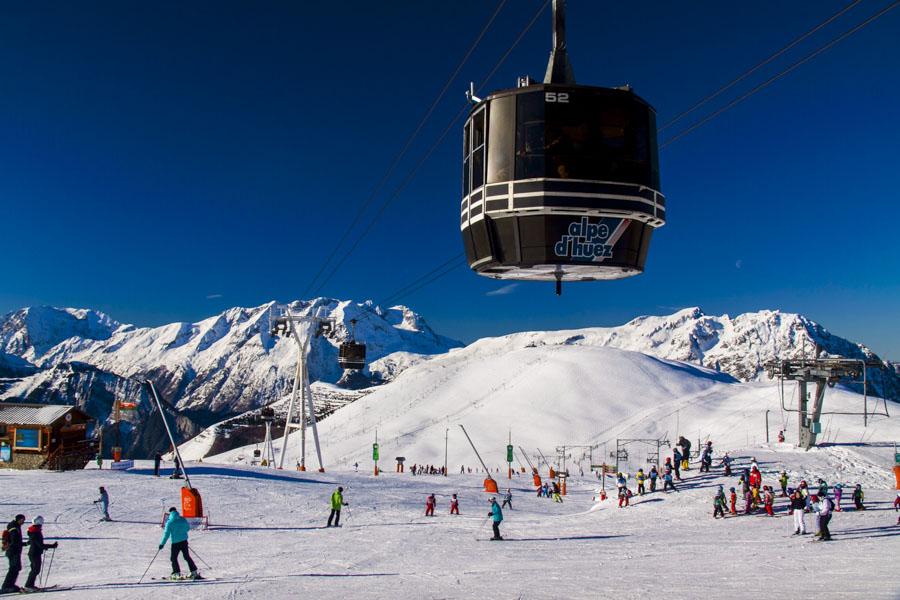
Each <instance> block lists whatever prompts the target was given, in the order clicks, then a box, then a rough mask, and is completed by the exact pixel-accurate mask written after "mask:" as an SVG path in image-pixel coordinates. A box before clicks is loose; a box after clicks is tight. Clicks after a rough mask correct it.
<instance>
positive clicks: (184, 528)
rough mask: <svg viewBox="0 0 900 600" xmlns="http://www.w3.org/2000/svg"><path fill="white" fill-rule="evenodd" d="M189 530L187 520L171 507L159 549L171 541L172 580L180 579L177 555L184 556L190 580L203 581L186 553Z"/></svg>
mask: <svg viewBox="0 0 900 600" xmlns="http://www.w3.org/2000/svg"><path fill="white" fill-rule="evenodd" d="M190 530H191V526H190V525H189V524H188V522H187V519H185V518H184V517H182V516H181V515H179V514H178V509H176V508H175V507H174V506H173V507H171V508H170V509H169V518H168V519H167V520H166V528H165V529H163V536H162V539H161V540H160V542H159V549H160V550H162V549H163V548H165V547H166V541H168V540H169V539H171V540H172V546H171V550H172V551H171V554H169V559H170V560H171V562H172V579H181V567H180V566H179V564H178V555H179V554H182V555H183V556H184V560H185V562H187V565H188V569H190V571H191V575H190V579H203V578H202V577H200V573H198V572H197V565H195V564H194V561H193V560H192V559H191V554H190V552H189V551H188V532H189V531H190Z"/></svg>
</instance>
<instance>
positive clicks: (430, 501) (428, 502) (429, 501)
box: [425, 494, 436, 517]
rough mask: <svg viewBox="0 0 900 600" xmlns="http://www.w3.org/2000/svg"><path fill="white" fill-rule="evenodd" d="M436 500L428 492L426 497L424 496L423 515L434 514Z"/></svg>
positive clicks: (431, 515)
mask: <svg viewBox="0 0 900 600" xmlns="http://www.w3.org/2000/svg"><path fill="white" fill-rule="evenodd" d="M435 502H436V500H435V498H434V494H430V495H429V496H428V497H427V498H425V516H426V517H433V516H434V503H435Z"/></svg>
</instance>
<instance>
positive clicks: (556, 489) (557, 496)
mask: <svg viewBox="0 0 900 600" xmlns="http://www.w3.org/2000/svg"><path fill="white" fill-rule="evenodd" d="M561 491H562V490H560V488H559V484H558V483H556V482H555V481H554V482H553V501H554V502H559V503H562V496H561V495H560V493H561ZM509 507H510V508H512V505H511V504H510V506H509Z"/></svg>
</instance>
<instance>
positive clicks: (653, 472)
mask: <svg viewBox="0 0 900 600" xmlns="http://www.w3.org/2000/svg"><path fill="white" fill-rule="evenodd" d="M657 478H659V471H657V470H656V465H653V466H652V467H650V491H651V492H655V491H656V480H657Z"/></svg>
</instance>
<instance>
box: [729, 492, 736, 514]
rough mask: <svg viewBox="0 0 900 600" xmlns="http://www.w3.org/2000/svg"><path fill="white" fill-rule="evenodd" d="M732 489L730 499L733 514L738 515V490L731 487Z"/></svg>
mask: <svg viewBox="0 0 900 600" xmlns="http://www.w3.org/2000/svg"><path fill="white" fill-rule="evenodd" d="M730 491H731V497H730V498H729V500H730V501H731V514H733V515H736V514H737V506H735V505H736V504H737V492H735V491H734V488H731V490H730Z"/></svg>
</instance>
